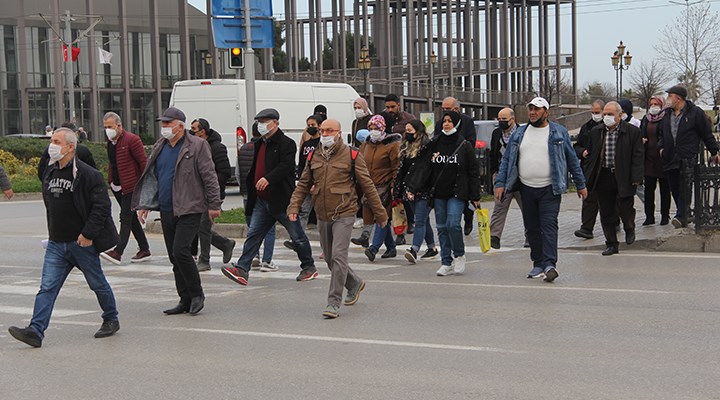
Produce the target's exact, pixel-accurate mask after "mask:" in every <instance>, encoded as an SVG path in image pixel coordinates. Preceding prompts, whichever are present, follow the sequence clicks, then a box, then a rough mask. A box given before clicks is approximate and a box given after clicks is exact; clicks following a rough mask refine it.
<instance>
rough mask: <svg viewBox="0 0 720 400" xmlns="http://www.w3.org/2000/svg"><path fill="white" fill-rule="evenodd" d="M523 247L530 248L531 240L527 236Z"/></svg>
mask: <svg viewBox="0 0 720 400" xmlns="http://www.w3.org/2000/svg"><path fill="white" fill-rule="evenodd" d="M523 247H524V248H526V249H529V248H530V241H529V240H528V239H527V238H525V243H523Z"/></svg>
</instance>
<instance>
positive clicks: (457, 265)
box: [453, 256, 465, 275]
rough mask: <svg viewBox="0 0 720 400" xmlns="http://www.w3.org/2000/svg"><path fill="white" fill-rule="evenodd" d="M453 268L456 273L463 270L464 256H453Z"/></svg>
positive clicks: (460, 272)
mask: <svg viewBox="0 0 720 400" xmlns="http://www.w3.org/2000/svg"><path fill="white" fill-rule="evenodd" d="M453 270H454V271H455V274H457V275H459V274H462V273H463V272H465V256H460V257H455V259H454V260H453Z"/></svg>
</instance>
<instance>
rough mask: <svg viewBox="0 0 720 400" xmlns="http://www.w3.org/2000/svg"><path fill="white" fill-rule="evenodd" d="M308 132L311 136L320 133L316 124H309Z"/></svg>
mask: <svg viewBox="0 0 720 400" xmlns="http://www.w3.org/2000/svg"><path fill="white" fill-rule="evenodd" d="M307 133H309V134H310V136H315V135H317V133H318V128H317V127H316V126H308V128H307Z"/></svg>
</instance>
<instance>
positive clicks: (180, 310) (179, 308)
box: [163, 301, 190, 315]
mask: <svg viewBox="0 0 720 400" xmlns="http://www.w3.org/2000/svg"><path fill="white" fill-rule="evenodd" d="M188 311H190V306H189V305H187V304H183V302H182V301H181V302H179V303H178V304H177V305H176V306H175V307H173V308H168V309H167V310H165V311H163V312H164V313H165V314H167V315H177V314H185V313H186V312H188Z"/></svg>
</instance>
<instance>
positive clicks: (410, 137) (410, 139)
mask: <svg viewBox="0 0 720 400" xmlns="http://www.w3.org/2000/svg"><path fill="white" fill-rule="evenodd" d="M405 140H407V141H408V142H414V141H415V134H414V133H407V132H405Z"/></svg>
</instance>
